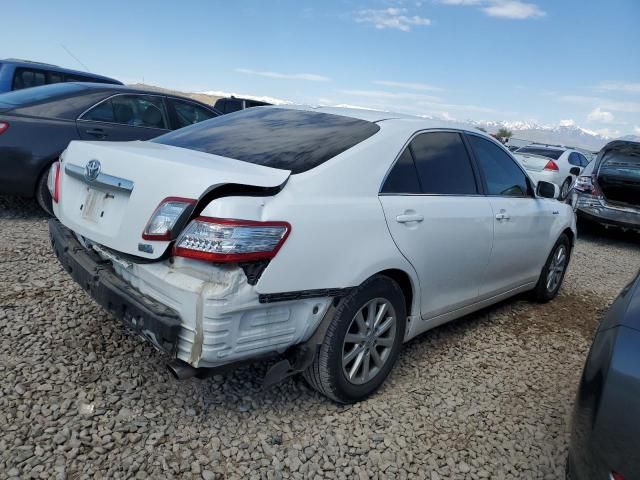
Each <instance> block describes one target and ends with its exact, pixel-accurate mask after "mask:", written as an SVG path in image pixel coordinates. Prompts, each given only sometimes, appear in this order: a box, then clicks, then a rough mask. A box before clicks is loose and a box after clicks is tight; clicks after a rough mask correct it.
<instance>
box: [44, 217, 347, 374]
mask: <svg viewBox="0 0 640 480" xmlns="http://www.w3.org/2000/svg"><path fill="white" fill-rule="evenodd" d="M49 229H50V232H51V239H52V244H53V246H54V250H55V251H56V255H57V256H58V258H59V259H60V262H61V263H62V264H63V266H64V267H65V269H66V270H67V271H69V273H70V274H71V276H72V277H73V278H74V280H76V282H78V283H79V284H80V285H81V286H83V288H85V290H87V291H88V292H89V293H90V294H91V296H92V297H93V298H94V299H95V300H96V301H97V302H98V303H99V304H100V305H102V306H103V307H104V308H105V309H107V310H108V311H110V312H111V313H112V314H113V315H114V316H115V317H117V318H119V319H121V320H123V321H124V322H125V323H126V324H127V325H128V326H130V327H131V328H133V329H134V330H135V331H136V332H138V333H140V334H141V335H143V336H144V338H145V339H147V340H149V341H150V342H152V343H153V344H154V345H156V346H157V347H158V348H161V349H162V350H164V351H166V352H168V353H170V354H171V355H172V356H174V357H175V358H177V359H178V360H181V361H183V362H185V363H187V364H189V365H190V366H192V367H194V368H217V367H221V366H228V365H232V364H235V363H239V362H243V361H246V360H251V359H258V358H262V357H264V356H268V355H270V354H274V353H284V352H285V351H287V350H288V349H289V348H290V347H292V346H295V345H299V344H301V343H303V342H305V341H307V340H308V339H309V338H310V337H311V336H312V335H313V334H314V332H316V330H318V326H319V325H320V322H321V320H322V319H323V318H324V315H325V313H326V312H327V310H328V309H329V306H330V305H331V302H332V301H333V300H334V298H333V297H332V296H331V295H329V294H328V293H325V292H323V293H322V295H326V296H322V297H313V298H305V296H304V295H298V296H291V295H289V296H278V295H276V296H275V297H274V298H271V297H272V296H273V294H267V297H268V298H267V300H265V298H264V295H265V294H262V295H261V294H260V293H259V292H258V290H257V288H256V286H255V285H251V284H249V282H248V281H247V277H246V275H245V273H244V271H243V270H242V268H240V267H239V266H237V265H215V264H210V263H206V262H201V261H197V260H191V259H186V258H175V259H170V260H163V261H158V262H152V263H132V262H124V261H110V260H109V258H106V257H103V256H101V255H99V254H98V253H97V252H94V251H92V250H90V249H88V248H85V247H84V246H83V245H81V244H80V242H79V241H78V240H77V239H76V237H75V236H74V234H73V233H72V232H71V230H69V229H67V228H66V227H64V226H63V225H62V224H61V223H60V222H59V221H58V220H50V223H49ZM112 256H113V255H112ZM111 260H113V258H111ZM317 295H320V293H317ZM281 297H282V298H281ZM271 302H273V303H271Z"/></svg>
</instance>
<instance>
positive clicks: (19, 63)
mask: <svg viewBox="0 0 640 480" xmlns="http://www.w3.org/2000/svg"><path fill="white" fill-rule="evenodd" d="M0 63H3V64H5V63H6V64H11V65H15V66H16V67H24V68H41V69H44V70H49V71H54V72H62V73H71V74H74V75H82V76H85V77H87V76H90V77H93V78H100V79H103V80H108V81H111V82H119V81H120V80H116V79H115V78H111V77H106V76H104V75H98V74H96V73H91V72H83V71H81V70H74V69H73V68H65V67H60V66H58V65H53V64H51V63H44V62H36V61H33V60H23V59H20V58H5V59H0Z"/></svg>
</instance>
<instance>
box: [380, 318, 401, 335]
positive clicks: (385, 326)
mask: <svg viewBox="0 0 640 480" xmlns="http://www.w3.org/2000/svg"><path fill="white" fill-rule="evenodd" d="M395 321H396V319H395V318H394V317H387V318H386V320H385V321H384V322H382V325H380V327H378V329H377V330H376V337H380V336H381V335H383V334H384V333H385V332H386V331H387V330H389V328H390V327H391V325H393V324H394V323H395Z"/></svg>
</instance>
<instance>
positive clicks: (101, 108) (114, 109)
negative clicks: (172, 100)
mask: <svg viewBox="0 0 640 480" xmlns="http://www.w3.org/2000/svg"><path fill="white" fill-rule="evenodd" d="M81 120H90V121H93V122H106V123H119V124H122V125H130V126H132V127H147V128H163V129H168V128H169V123H168V121H167V114H166V111H165V108H164V102H163V101H162V97H156V96H151V95H116V96H115V97H111V98H110V99H108V100H105V101H104V102H102V103H99V104H98V105H96V106H95V107H94V108H92V109H91V110H89V111H88V112H87V113H85V114H84V115H83V116H82V118H81Z"/></svg>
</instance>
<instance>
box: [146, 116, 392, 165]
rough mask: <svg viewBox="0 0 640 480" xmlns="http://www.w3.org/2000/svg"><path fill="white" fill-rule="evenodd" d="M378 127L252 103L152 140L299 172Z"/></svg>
mask: <svg viewBox="0 0 640 480" xmlns="http://www.w3.org/2000/svg"><path fill="white" fill-rule="evenodd" d="M379 129H380V127H379V126H378V125H376V124H375V123H372V122H368V121H365V120H359V119H357V118H351V117H344V116H341V115H331V114H327V113H320V112H313V111H306V110H293V109H283V108H272V107H267V108H252V109H248V110H243V111H240V112H236V113H232V114H228V115H222V116H220V117H217V118H214V119H211V120H207V121H205V122H202V123H199V124H197V125H193V126H190V127H186V128H182V129H180V130H176V131H175V132H171V133H168V134H166V135H162V136H161V137H158V138H156V139H155V140H153V142H156V143H162V144H165V145H173V146H175V147H182V148H189V149H192V150H199V151H201V152H206V153H211V154H214V155H220V156H223V157H228V158H233V159H236V160H241V161H243V162H249V163H254V164H257V165H264V166H267V167H272V168H280V169H283V170H291V173H293V174H296V173H301V172H305V171H307V170H310V169H312V168H314V167H317V166H318V165H320V164H322V163H324V162H326V161H327V160H329V159H330V158H333V157H335V156H336V155H338V154H340V153H342V152H344V151H345V150H348V149H350V148H351V147H353V146H354V145H357V144H358V143H360V142H362V141H363V140H366V139H367V138H369V137H370V136H372V135H373V134H374V133H376V132H377V131H378V130H379Z"/></svg>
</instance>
